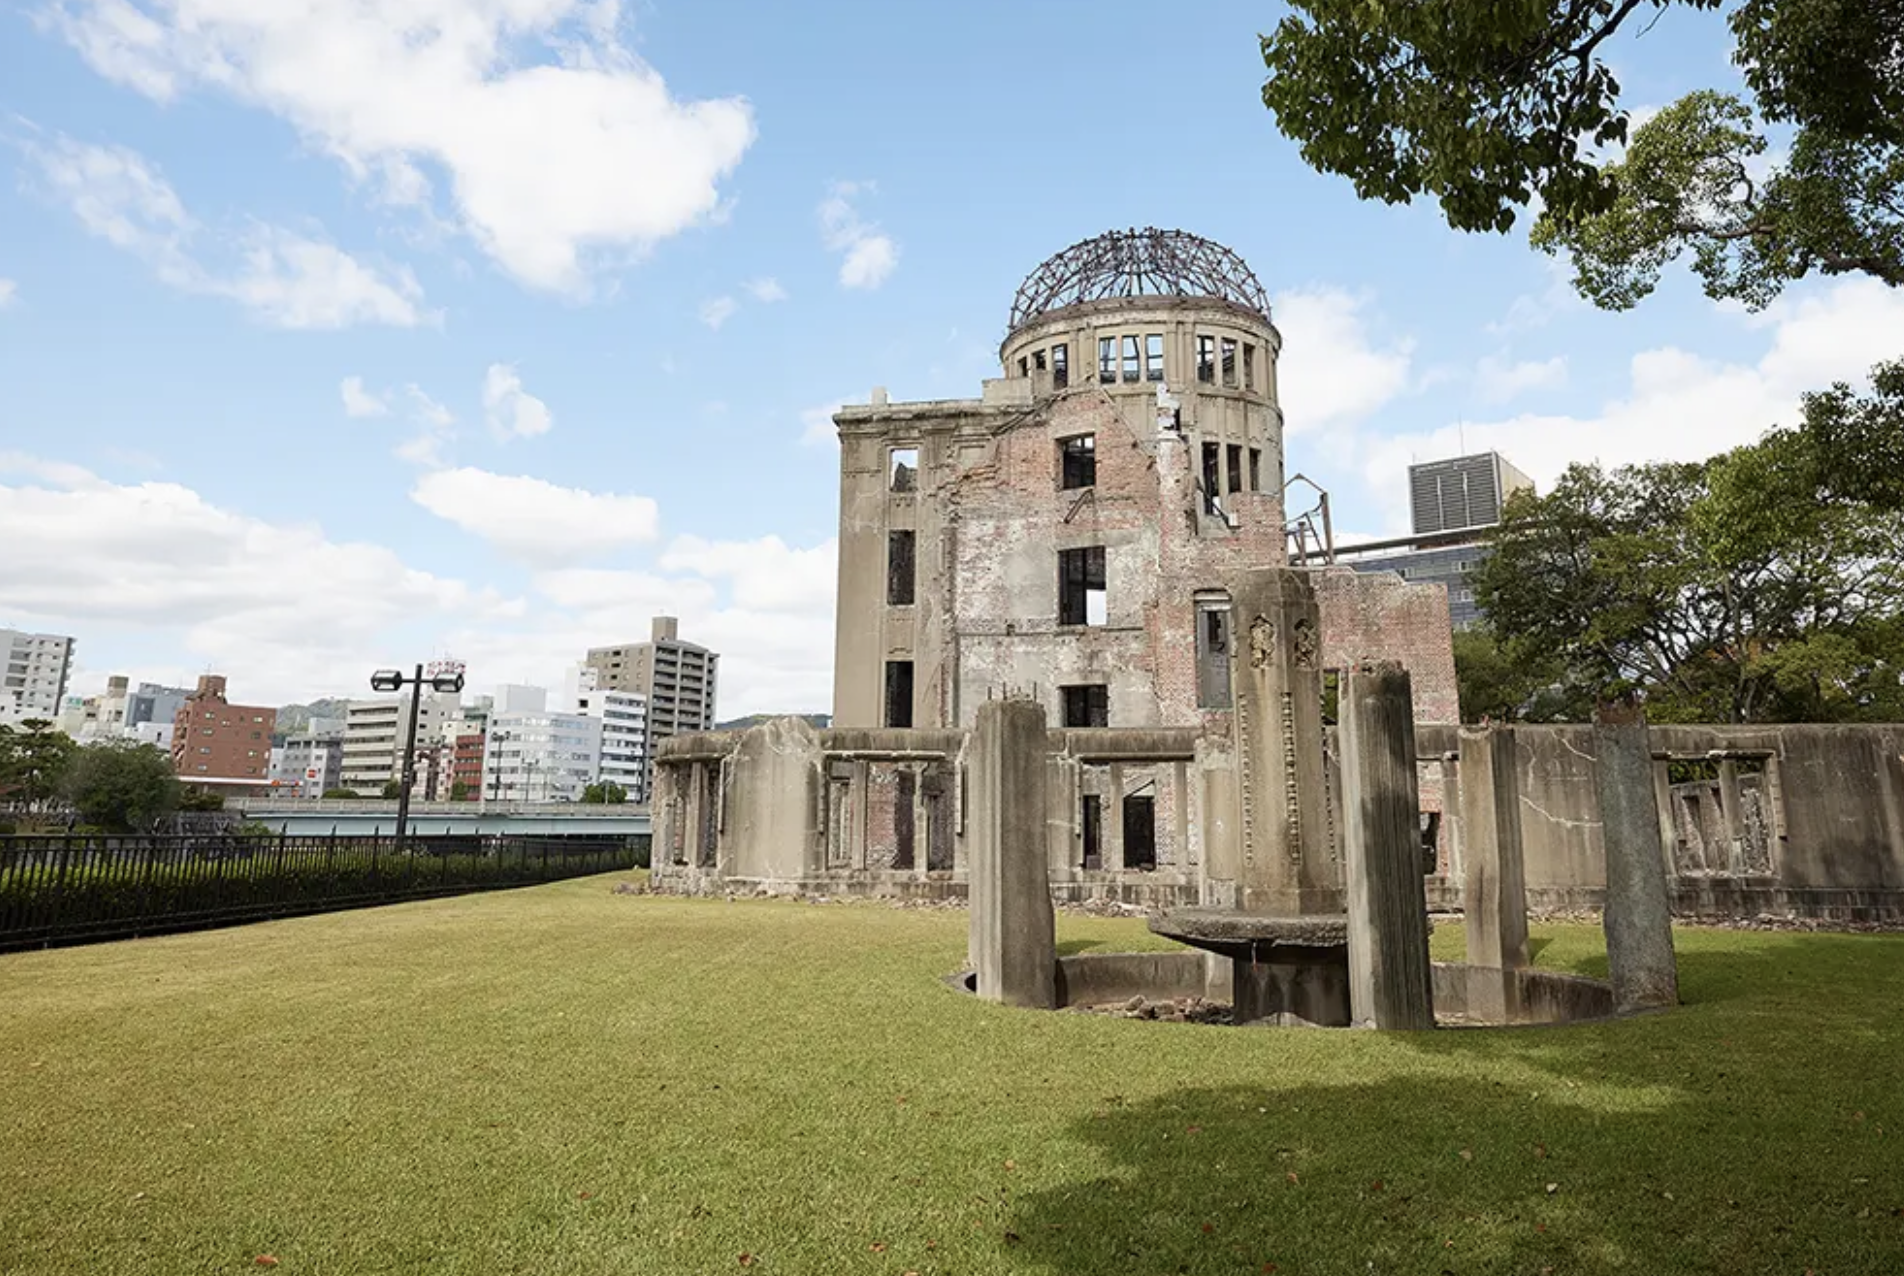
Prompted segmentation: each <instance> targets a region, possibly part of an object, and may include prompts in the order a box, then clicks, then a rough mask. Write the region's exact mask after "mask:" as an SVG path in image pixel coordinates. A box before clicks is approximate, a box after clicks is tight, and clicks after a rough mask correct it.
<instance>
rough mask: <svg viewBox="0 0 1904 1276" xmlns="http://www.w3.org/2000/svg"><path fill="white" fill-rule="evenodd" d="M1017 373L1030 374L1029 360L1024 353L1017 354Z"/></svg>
mask: <svg viewBox="0 0 1904 1276" xmlns="http://www.w3.org/2000/svg"><path fill="white" fill-rule="evenodd" d="M1018 375H1019V376H1021V377H1028V376H1030V375H1031V360H1030V359H1029V358H1027V357H1026V356H1024V355H1019V356H1018Z"/></svg>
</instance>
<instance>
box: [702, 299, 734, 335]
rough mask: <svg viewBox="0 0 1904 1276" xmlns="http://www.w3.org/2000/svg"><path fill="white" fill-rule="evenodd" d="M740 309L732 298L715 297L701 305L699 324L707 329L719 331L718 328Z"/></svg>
mask: <svg viewBox="0 0 1904 1276" xmlns="http://www.w3.org/2000/svg"><path fill="white" fill-rule="evenodd" d="M739 309H740V303H739V302H738V301H735V300H734V299H733V298H732V297H715V298H713V299H712V300H709V301H703V302H702V303H701V322H702V323H704V324H706V325H707V326H708V327H710V328H713V329H715V330H716V331H719V330H720V326H721V325H722V324H724V323H726V322H727V321H728V320H729V319H732V318H733V317H734V312H735V311H736V310H739Z"/></svg>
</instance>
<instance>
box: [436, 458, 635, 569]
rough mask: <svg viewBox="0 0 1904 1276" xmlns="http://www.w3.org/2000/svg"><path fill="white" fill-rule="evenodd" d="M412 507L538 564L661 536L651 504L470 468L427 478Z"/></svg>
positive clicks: (587, 555)
mask: <svg viewBox="0 0 1904 1276" xmlns="http://www.w3.org/2000/svg"><path fill="white" fill-rule="evenodd" d="M410 499H411V500H413V501H415V502H416V503H417V504H418V505H421V506H422V507H423V508H424V509H426V510H428V511H430V513H432V514H434V515H436V516H437V517H438V518H441V519H444V520H446V521H448V522H451V523H454V524H455V525H456V526H458V527H460V528H462V529H463V530H464V531H466V532H468V533H469V534H470V535H472V536H477V537H480V538H482V539H483V540H486V541H488V542H490V543H491V544H492V545H494V546H496V548H498V549H500V550H502V551H503V552H504V553H507V554H510V555H512V556H514V557H516V558H520V559H523V560H525V561H528V562H531V563H538V564H547V565H555V564H560V563H570V562H577V561H580V560H583V559H587V558H591V557H594V556H595V555H597V554H600V553H602V552H604V551H606V550H611V549H617V548H620V547H622V546H625V545H631V544H637V543H642V542H647V541H652V540H654V539H655V537H656V536H657V535H658V534H659V530H660V511H659V509H658V507H657V506H656V505H655V503H654V501H653V500H651V499H650V498H648V497H646V496H623V495H617V494H614V493H605V492H589V491H584V490H583V489H581V488H574V487H559V486H557V485H556V484H554V483H549V482H545V481H544V480H542V479H538V478H530V477H528V476H527V475H510V474H492V473H490V472H489V471H487V470H477V469H470V468H468V467H463V468H461V469H452V470H437V471H434V472H433V473H429V474H425V475H423V476H421V477H420V478H418V479H417V482H416V486H415V487H414V488H412V489H411V491H410Z"/></svg>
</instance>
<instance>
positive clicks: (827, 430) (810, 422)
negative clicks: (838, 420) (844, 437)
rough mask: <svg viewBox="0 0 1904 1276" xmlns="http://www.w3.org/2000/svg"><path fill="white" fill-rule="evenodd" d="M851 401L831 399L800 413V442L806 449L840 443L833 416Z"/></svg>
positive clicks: (837, 428) (838, 430) (838, 431)
mask: <svg viewBox="0 0 1904 1276" xmlns="http://www.w3.org/2000/svg"><path fill="white" fill-rule="evenodd" d="M851 402H852V400H851V399H833V400H831V401H830V402H827V403H822V404H820V405H819V406H818V407H813V408H807V409H805V410H804V411H802V412H801V413H800V442H801V444H802V445H804V446H806V447H825V446H826V445H827V444H829V443H838V442H839V441H840V429H839V427H838V426H837V425H834V424H833V414H834V413H836V412H838V411H839V410H840V409H841V408H843V407H845V406H846V405H847V404H848V403H851Z"/></svg>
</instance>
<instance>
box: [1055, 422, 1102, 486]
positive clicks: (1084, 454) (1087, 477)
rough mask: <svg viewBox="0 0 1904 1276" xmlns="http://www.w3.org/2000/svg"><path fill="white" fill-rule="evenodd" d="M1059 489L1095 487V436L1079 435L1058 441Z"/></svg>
mask: <svg viewBox="0 0 1904 1276" xmlns="http://www.w3.org/2000/svg"><path fill="white" fill-rule="evenodd" d="M1058 463H1059V478H1058V486H1059V487H1061V488H1073V487H1096V486H1097V435H1095V434H1080V435H1077V436H1075V437H1073V438H1069V439H1060V440H1058Z"/></svg>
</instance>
